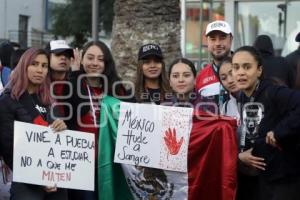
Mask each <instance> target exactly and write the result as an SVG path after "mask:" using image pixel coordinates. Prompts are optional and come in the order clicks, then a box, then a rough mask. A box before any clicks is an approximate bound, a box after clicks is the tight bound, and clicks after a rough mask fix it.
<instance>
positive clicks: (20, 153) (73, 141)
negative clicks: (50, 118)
mask: <svg viewBox="0 0 300 200" xmlns="http://www.w3.org/2000/svg"><path fill="white" fill-rule="evenodd" d="M94 172H95V137H94V134H91V133H84V132H79V131H70V130H65V131H62V132H59V133H53V131H52V130H51V128H49V127H44V126H40V125H34V124H29V123H24V122H18V121H15V124H14V159H13V181H15V182H22V183H30V184H36V185H44V186H53V185H55V184H56V186H57V187H60V188H71V189H82V190H94V178H95V174H94Z"/></svg>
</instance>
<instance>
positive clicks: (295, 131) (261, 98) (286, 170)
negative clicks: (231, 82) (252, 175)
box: [240, 80, 300, 180]
mask: <svg viewBox="0 0 300 200" xmlns="http://www.w3.org/2000/svg"><path fill="white" fill-rule="evenodd" d="M253 97H254V102H259V103H262V105H263V106H264V111H263V118H262V120H261V122H260V124H259V127H258V135H259V138H258V139H256V141H255V144H254V149H253V152H252V154H253V155H255V156H259V157H263V158H265V162H266V164H267V167H266V171H263V172H262V175H263V176H265V177H267V179H268V180H275V179H280V178H284V177H293V176H300V146H299V144H300V120H299V119H300V92H297V91H294V90H291V89H289V88H287V87H285V86H276V85H273V84H272V83H271V82H269V81H266V80H265V81H261V82H260V84H259V87H258V88H257V90H256V91H255V92H254V94H253ZM240 100H241V103H242V104H243V105H244V104H245V103H246V102H249V98H247V97H246V96H245V95H244V94H242V95H241V99H240ZM269 131H274V135H275V138H276V140H277V141H278V143H279V145H280V146H281V149H279V148H275V147H272V146H271V145H268V144H266V142H265V138H266V135H267V133H268V132H269Z"/></svg>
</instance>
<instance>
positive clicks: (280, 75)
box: [254, 35, 295, 88]
mask: <svg viewBox="0 0 300 200" xmlns="http://www.w3.org/2000/svg"><path fill="white" fill-rule="evenodd" d="M254 47H255V48H256V49H257V50H258V51H259V52H260V53H261V55H262V57H263V63H262V64H263V75H264V77H265V78H272V79H275V80H277V81H278V82H279V83H281V84H285V85H287V86H288V87H289V88H293V87H294V84H295V69H293V68H292V66H291V65H290V64H289V63H288V62H287V60H286V59H285V58H283V57H279V56H278V57H277V56H275V54H274V48H273V44H272V41H271V39H270V37H269V36H267V35H260V36H258V37H257V38H256V40H255V42H254Z"/></svg>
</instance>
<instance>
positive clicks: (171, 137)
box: [164, 128, 183, 155]
mask: <svg viewBox="0 0 300 200" xmlns="http://www.w3.org/2000/svg"><path fill="white" fill-rule="evenodd" d="M164 140H165V143H166V145H167V147H168V150H169V152H170V154H171V155H177V154H178V152H179V150H180V147H181V145H182V143H183V137H181V139H180V140H179V141H178V142H177V138H176V130H175V128H173V131H172V130H171V128H169V129H168V130H166V131H165V137H164Z"/></svg>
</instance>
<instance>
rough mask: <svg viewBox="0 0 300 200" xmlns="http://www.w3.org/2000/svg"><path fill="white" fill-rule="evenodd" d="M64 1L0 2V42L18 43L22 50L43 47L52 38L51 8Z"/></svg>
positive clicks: (23, 0) (13, 0)
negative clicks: (50, 31) (50, 29)
mask: <svg viewBox="0 0 300 200" xmlns="http://www.w3.org/2000/svg"><path fill="white" fill-rule="evenodd" d="M65 2H66V1H65V0H21V1H20V0H0V13H1V17H0V27H1V28H0V40H10V41H11V42H18V43H19V44H20V46H21V47H22V48H27V47H31V46H34V47H44V46H45V44H46V43H47V42H48V41H50V40H51V39H52V38H53V36H52V35H51V34H49V32H48V30H49V27H51V23H52V21H51V20H53V19H52V17H51V8H53V7H54V6H55V5H56V4H60V3H65Z"/></svg>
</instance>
